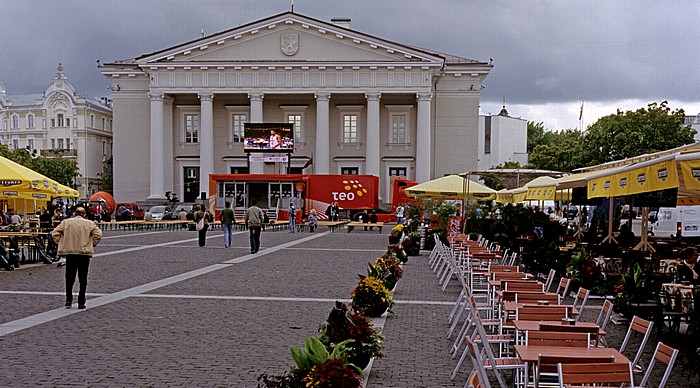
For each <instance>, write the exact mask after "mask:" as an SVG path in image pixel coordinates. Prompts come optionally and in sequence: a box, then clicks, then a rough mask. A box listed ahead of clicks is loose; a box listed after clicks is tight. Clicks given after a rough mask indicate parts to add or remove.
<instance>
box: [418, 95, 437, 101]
mask: <svg viewBox="0 0 700 388" xmlns="http://www.w3.org/2000/svg"><path fill="white" fill-rule="evenodd" d="M416 100H417V101H432V100H433V94H432V93H416Z"/></svg>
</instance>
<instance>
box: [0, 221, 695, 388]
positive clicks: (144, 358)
mask: <svg viewBox="0 0 700 388" xmlns="http://www.w3.org/2000/svg"><path fill="white" fill-rule="evenodd" d="M385 229H386V230H385V232H384V233H383V234H378V233H377V232H376V231H374V232H364V231H362V230H357V229H356V230H355V231H354V232H353V233H342V231H341V232H340V233H323V232H325V230H324V229H323V228H321V230H320V231H319V232H321V233H316V235H312V234H309V233H300V234H291V233H287V232H286V231H279V232H271V231H266V232H263V234H262V247H261V251H260V252H259V253H258V254H256V255H250V248H249V245H248V234H247V232H237V233H235V235H234V240H233V247H230V248H224V247H223V238H222V236H221V231H218V230H217V231H210V232H209V234H208V236H209V239H208V240H207V246H206V247H204V248H200V247H197V241H196V238H197V235H196V233H195V232H189V231H140V232H138V231H132V232H126V231H106V232H105V239H104V240H103V243H102V244H101V245H99V246H98V247H97V249H96V253H97V255H96V257H95V258H93V259H92V261H91V265H90V276H89V284H88V301H87V306H88V308H87V309H86V310H83V311H80V312H77V310H75V311H76V313H74V314H70V315H67V316H64V317H62V318H59V319H56V320H53V321H50V322H46V323H41V324H36V325H30V326H29V327H27V328H25V329H23V330H19V331H16V332H14V333H11V334H7V335H4V336H0V360H2V364H1V365H2V369H1V370H2V372H0V386H2V387H35V386H47V387H200V386H201V387H255V386H257V377H258V376H259V375H260V374H262V373H269V374H282V373H284V372H286V371H287V370H288V368H289V366H290V365H292V363H293V361H292V359H291V356H290V355H289V345H290V344H294V345H302V344H303V338H304V337H306V336H311V335H315V334H316V331H317V329H318V326H319V324H320V323H321V322H322V321H323V320H325V318H326V317H327V315H328V313H329V312H330V310H331V308H332V306H333V301H334V300H336V299H343V300H347V299H349V298H350V292H351V291H352V289H353V288H354V286H355V285H356V284H357V280H358V278H357V274H360V273H365V272H366V268H367V263H368V262H373V261H374V259H375V258H376V257H378V256H379V255H381V254H382V253H383V251H384V250H385V249H386V245H387V235H388V231H389V228H385ZM311 236H313V237H315V238H313V239H311V240H308V241H304V242H302V243H299V244H296V245H292V246H290V247H287V248H284V249H277V248H276V247H279V246H280V245H282V244H286V243H290V242H295V241H298V240H300V239H302V238H305V237H311ZM231 259H239V260H244V261H242V262H240V263H237V264H224V265H221V264H222V263H225V262H227V261H228V260H231ZM213 265H218V266H217V267H215V268H214V267H211V266H213ZM203 268H214V269H215V270H212V271H210V272H208V273H205V274H202V275H199V276H195V277H190V278H187V279H185V280H179V281H173V282H171V283H170V284H167V285H165V286H162V287H158V288H155V289H153V290H151V291H148V292H144V293H139V292H136V291H133V293H132V294H130V295H129V296H127V297H125V298H122V299H119V300H116V301H110V302H108V303H105V304H102V305H100V306H95V305H93V306H91V301H92V302H93V303H96V301H99V300H100V299H99V298H101V297H103V296H105V295H111V294H114V293H116V292H120V291H124V290H130V289H132V288H133V287H138V286H141V285H145V284H149V283H152V282H155V281H160V280H162V279H167V278H170V277H173V276H178V275H181V274H186V273H188V272H190V271H194V270H198V269H203ZM404 271H405V277H404V279H402V280H401V281H400V282H399V284H398V286H397V290H396V293H395V301H396V305H395V307H394V309H393V313H392V314H390V315H389V316H388V317H387V318H386V322H385V325H384V335H385V336H386V343H385V349H384V357H383V358H381V359H377V360H375V361H374V363H373V364H372V366H371V370H370V371H369V372H370V374H369V378H368V381H367V386H368V387H453V386H456V387H462V386H464V384H465V382H466V375H467V373H468V368H466V367H465V368H463V371H462V373H460V374H459V375H458V376H457V379H456V380H455V381H450V379H449V375H450V373H451V371H452V369H453V368H454V366H455V365H456V360H452V359H451V358H450V356H449V353H448V350H449V348H450V346H451V345H452V339H447V338H445V336H446V333H447V330H448V328H449V326H448V325H447V314H448V312H449V311H450V309H451V307H452V306H451V303H452V302H454V300H455V298H456V297H457V295H458V293H459V286H458V283H457V282H456V281H453V282H452V283H451V284H450V285H449V287H448V288H447V290H446V291H445V292H442V291H440V289H439V287H438V286H437V280H436V278H435V275H434V274H433V273H432V271H431V270H430V269H429V267H428V265H427V254H424V255H423V256H419V257H412V258H410V260H409V262H408V263H407V264H406V265H404ZM63 290H64V270H63V269H59V268H57V267H56V266H55V265H37V266H25V267H22V268H20V269H19V270H16V271H12V272H5V271H2V272H0V298H1V300H2V302H0V325H1V324H6V323H8V322H13V321H16V320H18V319H22V318H27V317H33V316H34V315H35V314H40V313H44V312H50V311H52V310H56V309H63V301H64V295H63V292H64V291H63ZM75 293H76V294H77V284H76V288H75ZM595 305H596V302H592V303H591V306H592V307H591V308H590V309H588V310H587V311H586V312H585V314H584V319H586V320H594V319H595V318H596V317H597V314H598V312H597V310H598V309H599V308H600V307H599V306H600V304H597V306H595ZM75 308H76V306H75V305H74V306H73V309H75ZM609 329H610V330H609V336H608V337H609V343H610V345H611V346H619V344H620V343H621V341H622V336H623V335H624V332H625V330H626V327H624V325H621V326H614V325H611V326H609ZM679 342H682V341H679ZM655 343H656V340H655V339H653V344H655ZM653 344H650V345H649V346H648V352H647V353H648V354H647V355H645V357H646V359H647V360H648V358H649V357H650V353H651V352H652V351H653ZM633 346H634V345H633ZM667 386H670V387H677V386H678V387H680V386H683V387H685V386H698V380H697V375H695V376H692V379H691V378H688V377H685V376H684V375H683V373H680V369H679V372H678V373H674V376H673V378H672V381H671V382H669V384H668V385H667Z"/></svg>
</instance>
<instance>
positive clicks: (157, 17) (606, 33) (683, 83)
mask: <svg viewBox="0 0 700 388" xmlns="http://www.w3.org/2000/svg"><path fill="white" fill-rule="evenodd" d="M289 6H290V2H289V1H288V0H287V1H285V0H270V1H234V0H228V1H223V0H216V1H215V0H202V1H196V2H193V1H184V0H174V1H167V2H164V1H155V0H142V1H135V0H122V1H119V2H107V1H88V0H71V1H68V0H61V1H59V0H54V1H39V0H25V1H13V0H0V9H2V12H0V33H1V34H2V36H3V43H2V45H1V46H0V82H3V83H4V84H5V87H6V89H7V91H8V93H10V94H30V93H39V92H41V91H43V90H44V88H45V87H46V85H48V83H49V82H50V80H51V78H52V77H53V75H54V73H55V70H56V65H57V64H58V62H62V63H63V64H64V68H65V73H66V75H67V76H68V77H69V79H70V81H71V83H72V84H73V85H74V86H75V87H76V88H77V89H78V91H79V93H81V94H82V95H84V96H89V97H100V96H104V95H108V94H109V93H108V92H109V91H108V90H107V89H106V87H107V85H108V82H107V80H106V79H105V78H104V77H102V76H101V75H100V74H99V71H98V70H97V68H96V62H95V61H96V60H97V59H100V60H102V61H103V62H107V61H112V60H118V59H126V58H132V57H136V56H139V55H141V54H145V53H149V52H153V51H157V50H160V49H164V48H167V47H170V46H173V45H177V44H180V43H182V42H185V41H189V40H192V39H195V38H197V37H198V36H199V32H200V30H201V29H204V31H205V32H206V33H207V34H212V33H215V32H218V31H222V30H226V29H229V28H232V27H235V26H237V25H241V24H245V23H248V22H251V21H254V20H257V19H260V18H264V17H268V16H271V15H274V14H278V13H281V12H284V11H286V10H288V9H289ZM295 10H296V12H298V13H301V14H304V15H308V16H311V17H314V18H317V19H322V20H330V18H332V17H336V16H346V17H350V18H352V28H353V29H356V30H359V31H362V32H365V33H368V34H372V35H376V36H379V37H382V38H385V39H389V40H395V41H397V42H401V43H405V44H409V45H414V46H418V47H424V48H430V49H433V50H438V51H442V52H446V53H450V54H454V55H459V56H463V57H466V58H470V59H477V60H482V61H488V60H489V58H493V59H494V65H495V67H494V69H493V71H492V73H491V74H490V75H489V77H488V78H487V82H486V86H487V87H486V89H484V92H483V103H484V104H500V102H501V99H502V98H503V97H505V98H506V100H507V101H508V103H512V104H521V105H534V104H545V103H564V102H576V101H580V100H586V101H615V100H623V99H639V100H643V101H644V100H646V101H660V100H663V99H669V100H676V101H688V102H692V101H696V102H697V101H699V100H700V97H699V96H698V92H697V91H698V87H699V86H700V71H698V67H697V62H698V55H699V53H700V48H699V47H698V42H700V23H698V21H699V20H700V5H698V3H697V2H695V1H690V0H689V1H671V0H657V1H647V0H640V1H632V0H626V1H610V2H603V1H595V0H580V1H562V0H540V1H536V0H532V1H498V0H496V1H457V0H453V1H447V0H433V1H427V0H402V1H399V0H391V1H381V2H377V1H369V0H356V1H351V2H348V1H346V0H324V1H318V0H296V1H295ZM698 108H699V109H700V106H698Z"/></svg>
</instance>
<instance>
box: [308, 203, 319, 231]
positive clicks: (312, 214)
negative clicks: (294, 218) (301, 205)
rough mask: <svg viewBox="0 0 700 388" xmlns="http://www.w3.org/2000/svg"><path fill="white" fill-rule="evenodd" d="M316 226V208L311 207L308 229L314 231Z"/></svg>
mask: <svg viewBox="0 0 700 388" xmlns="http://www.w3.org/2000/svg"><path fill="white" fill-rule="evenodd" d="M316 226H318V216H317V215H316V209H311V212H309V231H311V233H316Z"/></svg>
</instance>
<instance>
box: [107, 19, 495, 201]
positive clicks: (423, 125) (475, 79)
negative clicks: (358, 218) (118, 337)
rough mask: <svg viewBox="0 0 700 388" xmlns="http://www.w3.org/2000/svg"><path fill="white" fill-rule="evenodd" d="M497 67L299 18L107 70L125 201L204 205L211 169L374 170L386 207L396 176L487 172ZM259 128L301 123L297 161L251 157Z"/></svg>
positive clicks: (341, 24) (119, 186) (118, 191)
mask: <svg viewBox="0 0 700 388" xmlns="http://www.w3.org/2000/svg"><path fill="white" fill-rule="evenodd" d="M491 68H492V65H491V64H489V63H485V62H480V61H475V60H470V59H466V58H461V57H458V56H454V55H449V54H444V53H440V52H437V51H433V50H430V49H423V48H417V47H413V46H410V45H407V44H404V43H397V42H392V41H388V40H385V39H382V38H379V37H375V36H372V35H368V34H365V33H362V32H359V31H355V30H353V29H351V28H350V21H349V20H348V19H334V20H333V21H331V22H326V21H322V20H317V19H314V18H311V17H307V16H303V15H300V14H297V13H293V12H285V13H281V14H278V15H275V16H272V17H268V18H265V19H262V20H258V21H255V22H252V23H249V24H246V25H242V26H239V27H236V28H233V29H230V30H227V31H223V32H219V33H216V34H213V35H210V36H205V37H201V38H199V39H196V40H193V41H190V42H186V43H182V44H180V45H177V46H174V47H170V48H166V49H163V50H160V51H157V52H154V53H151V54H147V55H143V56H139V57H136V58H133V59H126V60H119V61H114V62H111V63H106V64H103V65H101V66H100V70H101V72H102V74H103V75H104V76H106V77H107V78H109V79H110V80H111V89H112V91H113V93H112V98H113V114H114V155H115V157H114V194H115V195H114V196H115V198H116V199H117V200H118V201H136V200H139V201H141V200H146V199H150V200H159V199H163V198H164V196H165V193H166V192H167V191H171V192H173V193H175V194H177V195H178V197H179V198H180V199H181V200H183V201H192V200H194V199H195V198H197V197H199V195H200V193H201V192H207V191H208V190H209V182H208V180H209V179H208V177H209V175H210V174H225V173H250V174H284V173H304V174H370V175H376V176H378V177H379V182H380V192H379V197H380V198H382V199H383V200H384V201H386V200H387V199H388V198H389V190H390V181H391V178H392V177H393V176H402V177H407V178H408V179H413V180H417V181H419V182H425V181H428V180H430V179H433V178H436V177H441V176H443V175H445V174H449V173H459V172H464V171H469V170H476V169H477V168H478V155H479V147H478V144H479V141H478V136H479V101H480V93H481V89H482V84H483V83H484V80H485V78H486V76H487V75H488V74H489V72H490V70H491ZM245 123H293V124H294V133H293V136H294V152H293V153H292V154H291V158H290V159H291V160H290V161H289V162H288V163H283V162H276V161H274V160H275V159H273V158H268V159H264V158H261V157H259V156H260V155H255V154H250V155H249V154H247V153H246V152H244V142H243V134H244V132H243V131H244V125H245ZM266 156H269V154H267V155H266ZM279 156H284V155H281V154H280V155H279ZM270 160H272V161H270Z"/></svg>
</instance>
